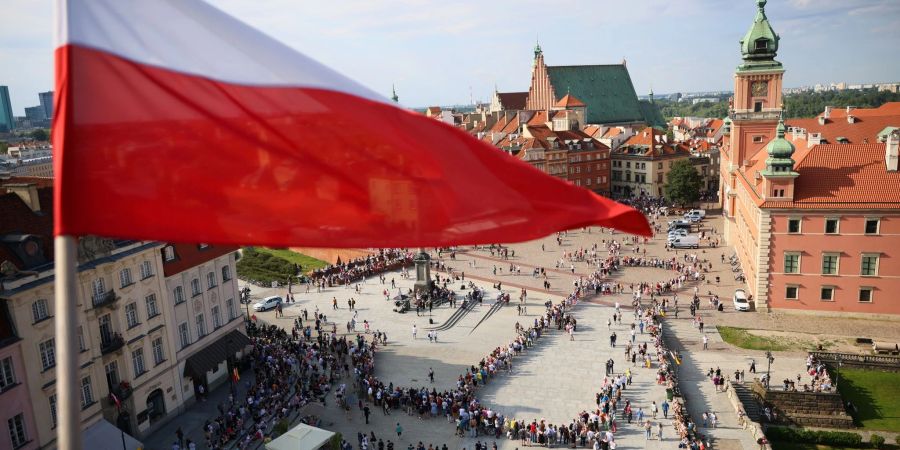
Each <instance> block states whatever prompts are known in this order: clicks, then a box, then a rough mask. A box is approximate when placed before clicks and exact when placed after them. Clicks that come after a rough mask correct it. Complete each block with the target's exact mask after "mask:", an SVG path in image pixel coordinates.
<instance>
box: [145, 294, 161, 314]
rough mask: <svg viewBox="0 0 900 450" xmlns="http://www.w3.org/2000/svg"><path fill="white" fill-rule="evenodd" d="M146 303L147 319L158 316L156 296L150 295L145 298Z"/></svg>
mask: <svg viewBox="0 0 900 450" xmlns="http://www.w3.org/2000/svg"><path fill="white" fill-rule="evenodd" d="M145 300H146V302H147V318H148V319H152V318H154V317H156V316H158V315H159V307H158V306H157V305H156V294H150V295H148V296H147V297H146V298H145Z"/></svg>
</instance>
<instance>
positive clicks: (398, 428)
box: [394, 422, 403, 441]
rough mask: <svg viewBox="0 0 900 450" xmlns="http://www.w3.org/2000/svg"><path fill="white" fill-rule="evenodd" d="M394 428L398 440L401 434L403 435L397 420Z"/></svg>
mask: <svg viewBox="0 0 900 450" xmlns="http://www.w3.org/2000/svg"><path fill="white" fill-rule="evenodd" d="M394 430H395V431H396V432H397V440H398V441H399V440H400V438H401V436H403V427H401V426H400V422H397V428H395V429H394Z"/></svg>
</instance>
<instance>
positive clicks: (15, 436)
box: [6, 413, 28, 448]
mask: <svg viewBox="0 0 900 450" xmlns="http://www.w3.org/2000/svg"><path fill="white" fill-rule="evenodd" d="M6 424H7V426H9V439H10V440H11V441H12V448H19V447H21V446H23V445H25V444H27V443H28V434H27V433H26V432H25V416H24V415H22V414H21V413H20V414H16V416H15V417H11V418H9V419H8V420H7V421H6Z"/></svg>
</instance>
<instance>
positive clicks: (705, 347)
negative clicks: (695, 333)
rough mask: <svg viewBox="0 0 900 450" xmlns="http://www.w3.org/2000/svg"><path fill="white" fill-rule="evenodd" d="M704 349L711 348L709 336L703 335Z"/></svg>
mask: <svg viewBox="0 0 900 450" xmlns="http://www.w3.org/2000/svg"><path fill="white" fill-rule="evenodd" d="M703 350H709V336H708V335H706V334H704V335H703Z"/></svg>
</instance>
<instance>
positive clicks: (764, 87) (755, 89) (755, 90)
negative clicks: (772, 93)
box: [750, 81, 769, 97]
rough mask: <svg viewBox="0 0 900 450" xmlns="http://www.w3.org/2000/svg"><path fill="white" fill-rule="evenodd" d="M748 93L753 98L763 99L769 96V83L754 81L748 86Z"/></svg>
mask: <svg viewBox="0 0 900 450" xmlns="http://www.w3.org/2000/svg"><path fill="white" fill-rule="evenodd" d="M750 93H751V94H753V96H754V97H765V96H766V95H768V94H769V83H766V82H765V81H754V82H753V84H751V85H750Z"/></svg>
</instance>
